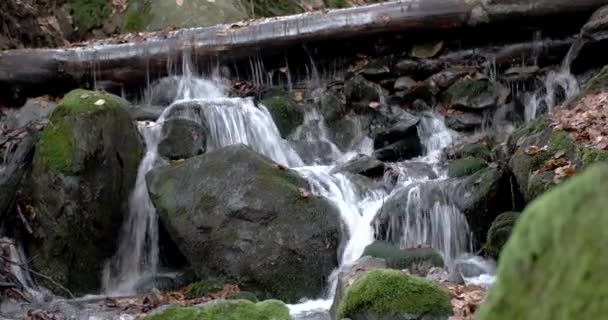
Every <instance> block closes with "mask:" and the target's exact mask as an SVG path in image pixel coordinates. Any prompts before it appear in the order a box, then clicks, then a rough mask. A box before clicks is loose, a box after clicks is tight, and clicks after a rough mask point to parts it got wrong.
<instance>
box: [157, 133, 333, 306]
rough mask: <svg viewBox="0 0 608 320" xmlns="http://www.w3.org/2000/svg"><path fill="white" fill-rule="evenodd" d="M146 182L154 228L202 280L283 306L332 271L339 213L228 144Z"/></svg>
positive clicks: (314, 291) (295, 179) (298, 182)
mask: <svg viewBox="0 0 608 320" xmlns="http://www.w3.org/2000/svg"><path fill="white" fill-rule="evenodd" d="M147 180H148V189H149V191H150V195H151V198H152V201H153V203H154V205H155V207H156V209H157V212H158V214H159V217H160V220H161V222H162V223H163V225H164V226H165V227H166V228H167V230H168V232H169V234H170V235H171V238H172V239H173V241H174V242H175V243H176V245H177V246H178V248H179V249H180V251H181V252H182V253H183V255H184V256H185V257H186V259H187V260H188V262H189V263H190V265H191V266H192V268H193V269H194V270H195V271H196V273H197V274H198V275H199V276H200V277H201V278H202V279H205V278H221V279H223V280H224V282H225V283H233V284H238V285H239V286H240V287H241V288H242V289H243V290H246V291H251V292H254V293H255V294H256V295H258V297H260V298H270V297H272V298H280V299H282V300H284V301H288V302H295V301H297V300H298V299H300V298H302V297H316V296H319V295H320V294H321V293H322V292H323V291H324V290H325V288H326V284H327V278H328V277H329V275H330V274H331V272H332V270H333V269H335V268H336V266H337V264H338V257H337V253H338V246H339V242H340V239H341V221H340V214H339V212H338V211H337V208H336V207H334V206H333V205H332V204H331V203H330V202H329V201H328V200H327V199H325V198H323V197H320V196H316V195H314V194H311V192H310V191H309V186H308V183H307V181H306V180H304V179H303V178H301V177H300V176H299V175H298V174H297V173H296V172H294V171H292V170H290V169H285V168H284V167H282V166H279V165H277V164H276V163H274V162H273V161H272V160H270V159H268V158H266V157H265V156H262V155H260V154H257V153H255V152H254V151H253V150H251V149H250V148H249V147H246V146H243V145H233V146H228V147H224V148H220V149H216V150H213V151H210V152H207V153H205V154H203V155H201V156H197V157H193V158H190V159H188V160H186V161H184V162H182V163H179V164H175V165H172V166H168V167H163V168H158V169H155V170H153V171H152V172H150V173H149V174H148V177H147ZM263 235H272V236H263Z"/></svg>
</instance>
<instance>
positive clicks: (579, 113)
mask: <svg viewBox="0 0 608 320" xmlns="http://www.w3.org/2000/svg"><path fill="white" fill-rule="evenodd" d="M551 126H552V127H553V128H554V129H555V130H563V131H566V132H569V133H570V136H571V137H572V138H573V139H574V140H576V141H577V142H579V143H582V144H585V145H588V146H591V147H593V148H596V149H599V150H608V93H607V92H600V93H597V94H588V95H586V96H584V97H583V98H581V99H580V100H579V101H578V102H577V104H576V105H575V107H574V108H572V109H565V108H562V109H559V110H558V111H557V112H555V114H554V115H553V123H552V124H551Z"/></svg>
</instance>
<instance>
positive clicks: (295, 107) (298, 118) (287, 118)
mask: <svg viewBox="0 0 608 320" xmlns="http://www.w3.org/2000/svg"><path fill="white" fill-rule="evenodd" d="M262 104H263V105H264V106H266V108H268V112H270V115H272V119H273V120H274V123H275V124H276V126H277V128H278V129H279V132H280V133H281V137H283V138H286V137H287V136H289V135H290V134H291V133H292V132H294V130H295V129H296V128H297V127H298V126H300V125H301V124H302V123H304V111H303V110H302V107H301V106H300V105H299V104H298V103H297V102H296V101H295V100H294V99H293V98H292V97H291V96H289V94H283V95H278V96H274V97H271V98H267V99H264V100H263V101H262Z"/></svg>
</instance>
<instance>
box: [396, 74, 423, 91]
mask: <svg viewBox="0 0 608 320" xmlns="http://www.w3.org/2000/svg"><path fill="white" fill-rule="evenodd" d="M416 83H417V82H416V80H414V79H412V78H410V77H406V76H404V77H400V78H399V79H397V80H396V81H395V85H394V86H393V89H395V90H397V91H401V90H409V89H412V88H413V87H414V86H415V85H416Z"/></svg>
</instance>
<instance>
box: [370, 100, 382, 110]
mask: <svg viewBox="0 0 608 320" xmlns="http://www.w3.org/2000/svg"><path fill="white" fill-rule="evenodd" d="M379 106H380V102H377V101H372V102H370V103H369V107H370V108H372V109H377V108H378V107H379Z"/></svg>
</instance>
